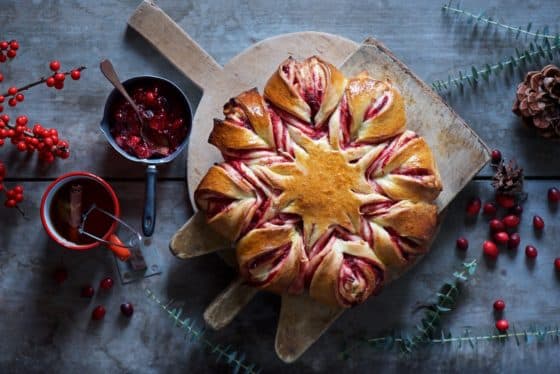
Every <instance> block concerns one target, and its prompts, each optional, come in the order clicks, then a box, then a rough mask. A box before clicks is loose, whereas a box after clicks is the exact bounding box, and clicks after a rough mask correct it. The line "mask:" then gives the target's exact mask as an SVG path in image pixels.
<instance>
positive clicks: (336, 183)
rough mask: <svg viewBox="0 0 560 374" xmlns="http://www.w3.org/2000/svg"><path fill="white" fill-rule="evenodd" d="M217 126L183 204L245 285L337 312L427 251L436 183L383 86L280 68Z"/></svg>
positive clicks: (234, 102)
mask: <svg viewBox="0 0 560 374" xmlns="http://www.w3.org/2000/svg"><path fill="white" fill-rule="evenodd" d="M224 116H225V119H223V120H221V119H216V120H215V121H214V128H213V130H212V133H211V135H210V138H209V142H210V143H211V144H213V145H214V146H216V147H217V148H218V149H219V150H220V151H221V153H222V155H223V157H224V162H222V163H220V164H217V165H215V166H213V167H212V168H210V169H209V171H208V173H207V174H206V176H205V177H204V178H203V179H202V181H201V183H200V185H199V186H198V188H197V190H196V191H195V201H196V204H197V205H198V208H199V209H202V210H203V211H205V212H206V215H207V220H208V223H209V224H210V225H211V226H212V227H213V228H214V229H215V230H216V231H217V232H219V233H220V234H221V235H223V236H224V237H226V238H228V239H229V240H231V241H232V242H235V243H236V254H237V260H238V265H239V272H240V274H241V275H242V276H243V277H244V279H245V280H246V282H247V283H248V284H251V285H253V286H255V287H258V288H261V289H266V290H270V291H273V292H277V293H286V292H287V293H294V294H299V293H302V292H304V291H305V290H309V294H310V296H311V297H312V298H314V299H316V300H319V301H321V302H324V303H327V304H331V305H338V306H342V307H349V306H353V305H356V304H359V303H361V302H363V301H364V300H366V299H367V298H368V297H369V296H370V295H374V294H376V293H378V292H379V290H380V289H381V287H382V286H383V284H384V283H386V282H388V281H389V280H391V279H394V278H395V277H396V276H398V275H399V274H401V273H402V272H403V271H404V270H406V268H407V267H408V266H409V265H411V264H412V263H413V262H414V260H415V259H416V258H418V256H420V255H422V254H424V253H425V252H426V251H427V250H428V247H429V243H430V241H431V238H432V236H433V234H434V230H435V228H436V221H437V208H436V206H435V204H434V203H433V201H434V200H435V199H436V198H437V196H438V194H439V192H440V191H441V189H442V186H441V181H440V177H439V174H438V171H437V167H436V165H435V162H434V159H433V156H432V152H431V150H430V148H429V146H428V144H427V143H426V142H425V140H424V139H423V138H422V137H420V136H418V135H417V134H415V133H414V132H412V131H408V130H406V128H405V123H406V117H405V103H404V100H403V98H402V96H401V95H400V93H399V91H398V90H397V88H396V87H395V86H393V84H392V83H391V82H390V81H388V80H385V81H379V80H375V79H373V78H372V77H370V76H369V75H368V74H366V73H362V74H359V75H357V76H355V77H353V78H349V79H347V78H345V77H344V76H343V74H342V73H341V72H340V71H339V70H338V69H337V68H336V67H334V66H333V65H331V64H329V63H327V62H325V61H322V60H321V59H320V58H318V57H315V56H314V57H310V58H308V59H306V60H304V61H301V62H298V61H295V60H293V59H291V58H289V59H287V60H286V61H284V62H283V63H282V64H281V65H280V66H279V68H278V70H277V71H276V72H275V73H274V74H273V76H272V77H271V78H270V79H269V81H268V82H267V84H266V86H265V88H264V96H261V95H260V94H259V93H258V91H257V90H256V89H253V90H249V91H247V92H243V93H242V94H240V95H239V96H237V97H235V98H233V99H231V100H230V101H229V102H228V103H227V104H226V105H225V106H224Z"/></svg>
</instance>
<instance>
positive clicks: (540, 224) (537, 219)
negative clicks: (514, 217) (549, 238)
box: [533, 216, 544, 230]
mask: <svg viewBox="0 0 560 374" xmlns="http://www.w3.org/2000/svg"><path fill="white" fill-rule="evenodd" d="M533 227H534V228H535V230H542V229H544V220H543V219H542V217H541V216H534V217H533Z"/></svg>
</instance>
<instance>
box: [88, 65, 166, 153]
mask: <svg viewBox="0 0 560 374" xmlns="http://www.w3.org/2000/svg"><path fill="white" fill-rule="evenodd" d="M99 69H100V70H101V72H102V73H103V75H104V76H105V78H107V80H108V81H109V82H111V84H112V85H113V86H114V87H115V88H116V89H117V91H119V92H120V94H121V95H123V96H124V98H125V99H126V101H128V103H129V104H130V105H131V106H132V109H133V110H134V112H135V113H136V116H137V117H138V119H139V120H140V137H141V138H142V140H144V143H146V144H148V145H150V146H151V148H152V149H153V150H155V151H156V152H159V153H160V154H162V155H166V154H167V153H168V151H169V148H168V147H166V146H160V145H155V144H154V142H152V141H151V140H150V139H148V137H147V136H146V135H145V130H146V129H149V126H148V123H146V117H145V116H144V115H143V114H142V111H141V110H140V108H138V105H136V103H135V102H134V100H132V98H131V97H130V95H129V94H128V92H126V88H124V86H123V85H122V83H121V80H120V79H119V76H118V75H117V72H116V71H115V68H114V67H113V64H112V63H111V61H109V60H107V59H105V60H103V61H101V62H100V63H99ZM162 143H163V144H165V143H167V139H165V138H163V139H162Z"/></svg>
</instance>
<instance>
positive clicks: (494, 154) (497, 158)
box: [492, 149, 502, 164]
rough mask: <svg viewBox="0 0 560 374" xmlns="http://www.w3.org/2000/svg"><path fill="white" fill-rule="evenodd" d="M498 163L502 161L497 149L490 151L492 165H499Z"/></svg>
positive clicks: (500, 153)
mask: <svg viewBox="0 0 560 374" xmlns="http://www.w3.org/2000/svg"><path fill="white" fill-rule="evenodd" d="M500 161H502V152H500V151H499V150H498V149H493V150H492V163H493V164H499V163H500Z"/></svg>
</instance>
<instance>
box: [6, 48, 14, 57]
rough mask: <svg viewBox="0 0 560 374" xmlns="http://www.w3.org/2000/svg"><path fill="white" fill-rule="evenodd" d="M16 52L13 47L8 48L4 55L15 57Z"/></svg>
mask: <svg viewBox="0 0 560 374" xmlns="http://www.w3.org/2000/svg"><path fill="white" fill-rule="evenodd" d="M16 55H17V52H16V51H15V50H13V49H10V50H9V51H8V52H6V56H8V58H14V57H16Z"/></svg>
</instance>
